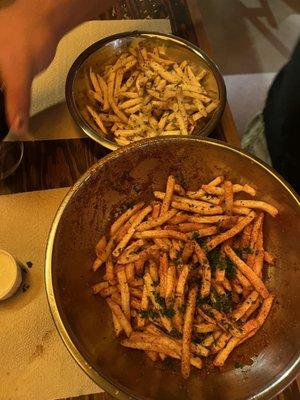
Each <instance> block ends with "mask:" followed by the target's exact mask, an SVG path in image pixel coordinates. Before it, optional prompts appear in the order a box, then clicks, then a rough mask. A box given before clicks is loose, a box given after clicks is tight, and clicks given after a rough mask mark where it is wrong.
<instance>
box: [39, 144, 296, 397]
mask: <svg viewBox="0 0 300 400" xmlns="http://www.w3.org/2000/svg"><path fill="white" fill-rule="evenodd" d="M181 140H193V141H195V142H200V143H205V144H211V145H213V146H216V147H220V148H226V149H229V150H231V151H233V152H234V153H237V154H238V155H240V156H242V157H246V158H248V159H249V160H250V161H253V162H255V163H256V164H258V165H259V166H260V167H262V168H264V169H265V170H266V171H267V172H269V173H270V174H271V175H272V176H273V177H274V178H275V179H276V180H277V181H279V183H281V184H282V185H283V187H284V188H285V189H286V190H287V191H288V192H289V194H290V195H291V197H292V198H293V200H295V201H296V203H297V204H298V206H300V197H299V196H298V194H297V193H296V192H295V191H294V189H293V188H292V187H291V186H290V185H289V184H288V183H287V182H286V181H285V180H284V179H283V178H282V177H281V176H280V175H279V174H278V173H277V172H276V171H275V170H274V169H273V168H272V167H270V166H269V165H267V164H266V163H265V162H263V161H261V160H260V159H259V158H257V157H255V156H253V155H250V154H248V153H247V152H245V151H243V150H241V149H239V148H238V147H236V146H233V145H230V144H227V143H225V142H221V141H219V140H216V139H207V138H206V139H201V138H197V137H193V138H187V137H186V136H185V137H178V136H169V137H164V138H153V139H146V140H141V141H138V142H135V143H132V144H130V145H128V146H126V147H124V148H120V149H118V150H116V151H114V152H112V153H110V154H108V155H106V156H105V157H103V158H102V159H100V160H99V161H98V162H96V163H95V164H94V165H92V166H91V167H90V168H89V169H88V170H87V171H86V172H85V173H84V174H83V175H82V176H81V177H80V178H79V179H78V180H77V182H75V184H74V185H73V186H72V187H71V188H70V189H69V191H68V193H67V194H66V196H65V197H64V199H63V200H62V202H61V204H60V206H59V208H58V210H57V212H56V215H55V217H54V220H53V223H52V225H51V229H50V233H49V236H48V243H47V248H46V258H45V286H46V295H47V300H48V304H49V308H50V312H51V315H52V318H53V321H54V323H55V325H56V328H57V330H58V333H59V335H60V337H61V339H62V341H63V342H64V345H65V346H66V348H67V349H68V351H69V353H70V354H71V356H72V357H73V359H74V360H75V361H76V363H77V364H78V365H79V366H80V367H81V369H82V370H83V371H84V372H85V373H86V374H87V375H88V376H89V377H90V378H91V379H92V380H93V381H94V382H95V383H96V384H97V385H98V386H99V387H101V388H102V389H103V390H105V391H106V392H108V393H109V394H111V395H113V396H114V397H115V398H117V399H119V400H131V399H132V400H133V399H136V400H138V398H137V397H135V396H133V395H130V394H129V393H128V392H126V391H125V390H123V388H121V386H120V385H118V384H116V385H114V384H113V383H111V382H108V381H107V380H106V379H105V378H104V377H102V375H100V374H99V373H98V372H97V371H96V370H94V369H93V367H92V366H91V365H90V364H89V363H88V362H87V361H86V360H85V358H84V356H83V355H82V353H81V352H80V351H79V350H78V349H77V347H76V346H75V343H74V342H73V340H72V338H71V335H70V334H69V333H68V331H67V329H66V327H65V325H64V322H63V319H62V317H61V315H60V313H59V309H58V306H57V304H56V299H55V295H54V287H53V280H52V251H53V246H54V241H55V236H56V231H57V227H58V225H59V222H60V218H61V216H62V214H63V212H64V210H65V208H66V207H67V205H68V203H69V201H70V200H71V199H72V197H73V195H74V194H76V192H77V190H78V189H79V188H80V186H81V184H82V183H84V182H86V181H87V180H88V179H89V178H90V177H91V176H92V174H93V172H94V171H96V170H98V169H99V168H101V167H102V166H103V165H105V164H107V163H109V162H110V161H111V160H113V159H115V158H117V157H119V156H120V155H122V154H123V153H126V152H128V151H130V150H131V149H132V148H133V149H136V148H139V147H143V146H145V145H147V144H149V142H173V141H175V142H176V141H181ZM299 372H300V350H299V351H298V354H296V355H295V356H294V357H293V359H292V360H291V361H290V363H289V365H288V367H287V368H286V369H285V370H284V371H283V372H282V373H280V374H278V378H277V380H276V381H273V382H272V383H270V385H266V386H265V387H263V388H261V390H260V391H259V392H257V393H256V394H254V395H253V396H251V397H248V398H247V399H246V398H243V400H258V399H272V398H273V397H274V396H276V395H277V394H278V393H280V392H281V391H282V390H284V389H285V388H286V387H287V386H288V385H289V384H290V383H291V382H292V381H293V380H294V379H295V378H296V377H297V375H298V373H299Z"/></svg>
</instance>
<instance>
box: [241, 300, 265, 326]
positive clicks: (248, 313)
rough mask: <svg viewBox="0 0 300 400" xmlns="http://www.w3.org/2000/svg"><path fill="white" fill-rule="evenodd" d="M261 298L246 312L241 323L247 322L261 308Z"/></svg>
mask: <svg viewBox="0 0 300 400" xmlns="http://www.w3.org/2000/svg"><path fill="white" fill-rule="evenodd" d="M260 303H261V302H260V298H258V299H257V300H256V301H255V302H254V303H253V304H251V306H250V307H249V308H248V310H247V311H246V312H245V314H244V315H243V316H242V318H241V321H243V322H246V321H247V319H248V318H249V317H250V315H252V314H253V313H254V312H255V311H256V310H257V309H258V307H259V306H260Z"/></svg>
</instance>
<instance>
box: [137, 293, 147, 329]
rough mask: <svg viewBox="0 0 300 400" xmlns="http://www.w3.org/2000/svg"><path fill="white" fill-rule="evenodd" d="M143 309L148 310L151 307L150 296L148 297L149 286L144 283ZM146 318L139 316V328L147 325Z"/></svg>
mask: <svg viewBox="0 0 300 400" xmlns="http://www.w3.org/2000/svg"><path fill="white" fill-rule="evenodd" d="M140 307H141V311H147V309H148V307H149V298H148V292H147V287H146V286H145V285H144V287H143V295H142V299H141V305H140ZM145 323H146V321H145V318H142V317H141V316H140V315H139V316H138V318H137V326H138V328H143V327H144V326H145Z"/></svg>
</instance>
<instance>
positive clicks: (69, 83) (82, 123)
mask: <svg viewBox="0 0 300 400" xmlns="http://www.w3.org/2000/svg"><path fill="white" fill-rule="evenodd" d="M153 36H155V37H156V38H164V39H166V38H168V39H170V40H171V41H173V42H177V44H179V45H181V46H185V47H187V48H188V49H189V50H191V51H192V52H193V53H195V54H196V55H197V56H199V57H200V58H202V59H203V60H204V61H205V62H206V63H207V64H208V66H209V67H210V68H211V71H212V73H213V75H214V77H215V79H216V82H217V85H218V90H219V98H220V104H219V106H218V108H217V109H216V111H215V114H214V116H213V117H212V118H211V119H210V120H209V121H208V122H207V124H205V126H204V127H203V128H202V129H201V130H200V131H199V133H196V134H194V135H191V136H188V137H206V136H209V135H210V134H211V133H212V131H213V130H214V129H215V127H216V126H217V124H218V122H219V121H220V118H221V117H222V114H223V112H224V109H225V106H226V98H227V95H226V86H225V82H224V79H223V76H222V74H221V72H220V70H219V67H218V66H217V64H216V63H215V62H214V61H213V60H212V59H211V58H210V57H209V56H208V55H207V54H206V53H205V52H204V51H203V50H202V49H200V48H199V47H197V46H195V45H194V44H192V43H190V42H189V41H187V40H185V39H182V38H180V37H178V36H175V35H172V34H167V33H160V32H152V31H139V30H136V31H127V32H123V33H117V34H114V35H111V36H107V37H105V38H103V39H101V40H99V41H97V42H95V43H93V44H91V45H90V46H89V47H87V48H86V49H85V50H84V51H83V52H82V53H81V54H79V56H78V57H77V58H76V60H75V61H74V62H73V64H72V66H71V68H70V70H69V72H68V75H67V79H66V85H65V98H66V103H67V106H68V109H69V112H70V114H71V116H72V118H73V120H74V121H75V123H76V124H77V125H78V126H79V127H80V128H81V129H82V130H83V131H84V133H85V134H87V135H88V136H89V137H90V138H91V139H93V140H95V141H96V142H98V143H100V144H101V145H102V146H105V147H107V148H108V149H110V150H116V149H118V148H120V147H121V146H120V145H118V144H117V143H115V142H112V141H111V140H109V139H106V138H105V137H104V136H101V135H100V134H99V132H98V131H97V130H95V129H93V128H92V127H91V126H90V125H89V124H88V123H87V122H86V120H85V119H84V118H83V117H82V115H81V113H80V112H79V111H78V109H77V105H76V101H75V98H74V92H73V85H74V81H75V78H76V75H77V73H78V70H79V68H80V67H81V66H82V64H83V63H84V62H85V61H86V59H87V58H88V57H89V56H91V55H92V54H93V53H94V52H96V51H97V50H100V49H101V47H103V46H105V45H106V44H108V43H109V42H113V41H115V40H117V39H121V38H126V37H128V38H130V37H132V38H135V37H145V38H149V37H153Z"/></svg>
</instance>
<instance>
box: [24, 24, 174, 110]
mask: <svg viewBox="0 0 300 400" xmlns="http://www.w3.org/2000/svg"><path fill="white" fill-rule="evenodd" d="M133 30H144V31H146V30H149V31H158V32H162V33H170V32H171V26H170V21H169V20H168V19H152V20H151V19H142V20H134V19H133V20H122V21H90V22H86V23H84V24H82V25H80V26H79V27H77V28H75V29H74V30H73V31H71V32H70V33H68V34H67V35H66V36H65V37H64V38H63V39H62V40H61V42H60V43H59V45H58V48H57V52H56V55H55V58H54V60H53V61H52V63H51V65H50V66H49V68H48V69H47V70H46V71H44V72H43V73H42V74H40V75H39V76H38V77H37V78H36V79H35V80H34V82H33V87H32V105H31V115H34V114H36V113H38V112H40V111H41V110H44V109H46V108H48V107H50V106H51V105H53V104H56V103H59V102H61V101H63V100H64V98H65V81H66V77H67V74H68V72H69V69H70V67H71V65H72V64H73V62H74V61H75V59H76V58H77V56H78V55H79V54H80V53H81V52H82V51H83V50H85V49H86V48H87V47H89V46H90V45H91V44H92V43H95V42H97V41H98V40H100V39H102V38H104V37H106V36H110V35H113V34H116V33H120V32H126V31H133Z"/></svg>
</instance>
